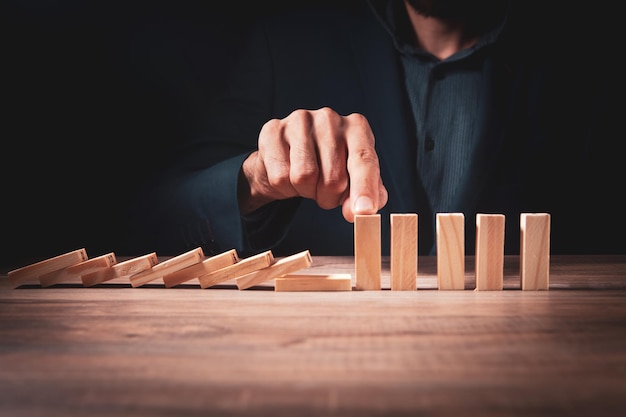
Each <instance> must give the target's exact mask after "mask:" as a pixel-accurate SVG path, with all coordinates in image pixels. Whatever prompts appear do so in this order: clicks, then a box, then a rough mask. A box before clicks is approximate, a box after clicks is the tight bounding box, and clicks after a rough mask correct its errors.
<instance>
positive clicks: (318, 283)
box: [274, 274, 352, 292]
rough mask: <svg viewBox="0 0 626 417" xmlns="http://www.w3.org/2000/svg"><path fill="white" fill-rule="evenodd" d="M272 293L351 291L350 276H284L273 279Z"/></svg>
mask: <svg viewBox="0 0 626 417" xmlns="http://www.w3.org/2000/svg"><path fill="white" fill-rule="evenodd" d="M274 291H279V292H281V291H282V292H287V291H352V278H351V277H350V274H330V275H311V274H308V275H304V274H302V275H300V274H298V275H285V276H282V277H277V278H274Z"/></svg>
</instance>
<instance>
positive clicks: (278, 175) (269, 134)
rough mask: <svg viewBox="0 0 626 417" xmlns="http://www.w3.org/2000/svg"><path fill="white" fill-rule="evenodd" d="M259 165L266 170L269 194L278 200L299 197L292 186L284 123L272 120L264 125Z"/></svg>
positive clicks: (260, 141) (260, 134)
mask: <svg viewBox="0 0 626 417" xmlns="http://www.w3.org/2000/svg"><path fill="white" fill-rule="evenodd" d="M258 147H259V158H260V161H259V163H261V164H262V167H263V168H264V170H265V176H266V182H267V185H268V188H269V189H268V190H267V194H270V195H272V196H273V197H275V198H276V199H283V198H289V197H294V196H296V195H298V193H297V191H296V190H295V188H294V187H293V186H292V185H291V180H290V178H289V173H290V169H291V168H290V151H289V145H288V144H287V142H286V140H285V136H284V123H283V122H281V121H280V120H276V119H274V120H270V121H268V122H267V123H265V124H264V125H263V127H262V128H261V132H260V133H259V142H258Z"/></svg>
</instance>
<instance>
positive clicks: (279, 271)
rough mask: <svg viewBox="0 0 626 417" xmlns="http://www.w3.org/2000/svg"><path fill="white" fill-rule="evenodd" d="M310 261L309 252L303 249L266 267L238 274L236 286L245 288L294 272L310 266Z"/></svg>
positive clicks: (241, 288) (311, 261) (311, 260)
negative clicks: (241, 274) (245, 273)
mask: <svg viewBox="0 0 626 417" xmlns="http://www.w3.org/2000/svg"><path fill="white" fill-rule="evenodd" d="M312 263H313V259H312V258H311V254H310V253H309V251H308V250H305V251H302V252H299V253H296V254H294V255H291V256H287V257H285V258H281V259H279V260H278V261H276V262H274V263H273V264H272V265H270V266H268V267H266V268H263V269H260V270H258V271H255V272H252V273H249V274H247V275H244V276H240V277H239V278H237V279H236V282H237V287H238V288H239V289H240V290H245V289H247V288H250V287H253V286H255V285H259V284H261V283H263V282H265V281H269V280H270V279H274V278H277V277H281V276H283V275H287V274H291V273H292V272H296V271H299V270H301V269H306V268H308V267H310V266H311V264H312Z"/></svg>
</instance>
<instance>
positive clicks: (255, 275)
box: [8, 247, 352, 291]
mask: <svg viewBox="0 0 626 417" xmlns="http://www.w3.org/2000/svg"><path fill="white" fill-rule="evenodd" d="M312 263H313V259H312V257H311V254H310V253H309V251H308V250H306V251H302V252H299V253H296V254H294V255H291V256H287V257H284V258H280V259H276V258H275V257H274V255H273V253H272V251H271V250H268V251H265V252H262V253H259V254H256V255H253V256H250V257H247V258H243V259H242V258H240V257H239V256H238V254H237V251H236V250H235V249H231V250H229V251H227V252H223V253H221V254H218V255H215V256H209V257H206V256H205V255H204V252H203V250H202V248H200V247H198V248H196V249H193V250H190V251H188V252H185V253H183V254H181V255H178V256H175V257H173V258H169V259H167V260H165V261H163V262H159V261H158V258H157V255H156V253H155V252H153V253H150V254H147V255H143V256H138V257H135V258H131V259H128V260H125V261H123V262H117V259H116V256H115V253H108V254H105V255H101V256H97V257H94V258H88V256H87V252H86V250H85V249H84V248H82V249H78V250H75V251H72V252H68V253H65V254H62V255H58V256H56V257H54V258H50V259H46V260H43V261H40V262H37V263H34V264H31V265H27V266H25V267H22V268H19V269H15V270H12V271H9V273H8V278H9V281H10V283H11V285H12V286H13V288H16V287H18V286H20V285H23V284H26V283H32V282H33V281H34V282H38V283H39V284H40V285H41V286H42V287H50V286H53V285H56V284H61V283H66V284H67V283H82V285H83V286H85V287H92V286H94V285H98V284H101V283H104V282H107V281H111V280H114V279H118V280H119V279H128V280H129V282H130V284H131V286H132V287H135V288H137V287H141V286H143V285H145V284H148V283H150V282H154V281H157V280H162V282H163V284H164V285H165V287H167V288H171V287H175V286H177V285H181V284H183V283H186V282H188V281H192V280H197V282H198V283H199V284H200V287H201V288H209V287H212V286H215V285H218V284H223V283H225V282H227V281H230V280H235V282H236V284H237V287H238V288H239V289H240V290H245V289H248V288H252V287H254V286H256V285H259V284H262V283H264V282H267V281H270V280H274V284H275V285H274V288H275V290H276V291H304V290H319V291H322V290H326V291H330V290H334V291H339V290H351V289H352V279H351V276H350V274H332V275H291V274H292V273H293V272H296V271H299V270H303V269H306V268H309V267H310V266H311V265H312Z"/></svg>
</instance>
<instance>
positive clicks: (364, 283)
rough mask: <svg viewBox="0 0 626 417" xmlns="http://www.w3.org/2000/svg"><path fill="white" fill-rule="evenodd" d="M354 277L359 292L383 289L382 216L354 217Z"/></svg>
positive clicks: (362, 215) (358, 215) (361, 215)
mask: <svg viewBox="0 0 626 417" xmlns="http://www.w3.org/2000/svg"><path fill="white" fill-rule="evenodd" d="M354 276H355V282H356V285H355V289H357V290H380V289H381V276H382V254H381V237H380V214H367V215H365V214H357V215H356V216H354Z"/></svg>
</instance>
